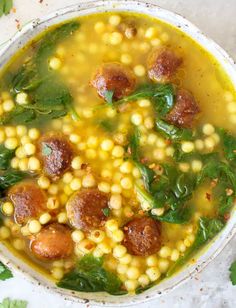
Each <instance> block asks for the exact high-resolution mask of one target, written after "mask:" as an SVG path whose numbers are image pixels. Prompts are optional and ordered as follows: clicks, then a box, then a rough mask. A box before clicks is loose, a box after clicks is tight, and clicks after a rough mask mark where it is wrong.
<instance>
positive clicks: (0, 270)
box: [0, 262, 13, 280]
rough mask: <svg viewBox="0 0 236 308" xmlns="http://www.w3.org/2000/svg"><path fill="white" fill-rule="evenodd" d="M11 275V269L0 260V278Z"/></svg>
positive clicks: (10, 276) (5, 278)
mask: <svg viewBox="0 0 236 308" xmlns="http://www.w3.org/2000/svg"><path fill="white" fill-rule="evenodd" d="M12 277H13V275H12V273H11V271H10V270H9V269H8V268H7V267H6V266H5V265H4V264H3V263H2V262H0V280H7V279H9V278H12Z"/></svg>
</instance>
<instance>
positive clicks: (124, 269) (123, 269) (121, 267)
mask: <svg viewBox="0 0 236 308" xmlns="http://www.w3.org/2000/svg"><path fill="white" fill-rule="evenodd" d="M127 270H128V266H127V265H126V264H118V265H117V273H118V274H126V273H127Z"/></svg>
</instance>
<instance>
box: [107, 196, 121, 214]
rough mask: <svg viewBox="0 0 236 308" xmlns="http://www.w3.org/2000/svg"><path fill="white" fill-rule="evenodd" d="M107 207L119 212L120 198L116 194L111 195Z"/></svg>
mask: <svg viewBox="0 0 236 308" xmlns="http://www.w3.org/2000/svg"><path fill="white" fill-rule="evenodd" d="M109 207H110V208H111V209H115V210H119V209H120V208H121V207H122V197H121V195H118V194H112V195H111V198H110V203H109Z"/></svg>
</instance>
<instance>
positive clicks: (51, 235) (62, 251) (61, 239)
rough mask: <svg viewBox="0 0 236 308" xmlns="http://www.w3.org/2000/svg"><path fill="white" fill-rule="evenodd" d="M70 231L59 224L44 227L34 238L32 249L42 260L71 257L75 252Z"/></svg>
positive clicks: (31, 244)
mask: <svg viewBox="0 0 236 308" xmlns="http://www.w3.org/2000/svg"><path fill="white" fill-rule="evenodd" d="M73 246H74V245H73V241H72V238H71V232H70V229H69V228H68V227H66V226H64V225H61V224H59V223H52V224H50V225H47V226H46V227H44V228H43V229H42V230H41V231H40V232H39V233H38V234H36V235H35V236H33V237H32V239H31V243H30V248H31V250H32V252H33V254H34V255H35V256H36V257H37V258H38V259H41V260H49V261H50V260H59V259H64V258H67V257H69V256H70V255H71V254H72V252H73Z"/></svg>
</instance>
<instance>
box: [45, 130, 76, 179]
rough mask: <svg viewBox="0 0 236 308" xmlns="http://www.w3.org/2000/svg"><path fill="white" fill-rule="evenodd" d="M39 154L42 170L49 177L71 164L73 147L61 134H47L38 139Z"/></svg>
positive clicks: (60, 172)
mask: <svg viewBox="0 0 236 308" xmlns="http://www.w3.org/2000/svg"><path fill="white" fill-rule="evenodd" d="M39 148H40V156H41V159H42V161H43V164H44V170H45V172H46V173H47V175H48V176H50V177H58V176H60V175H62V174H63V173H65V172H66V171H67V170H68V169H69V168H70V165H71V161H72V158H73V148H72V145H71V144H70V142H69V141H68V140H67V138H66V137H65V136H64V135H62V134H60V133H59V134H55V133H53V134H47V135H45V136H43V137H42V138H41V139H40V141H39Z"/></svg>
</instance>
